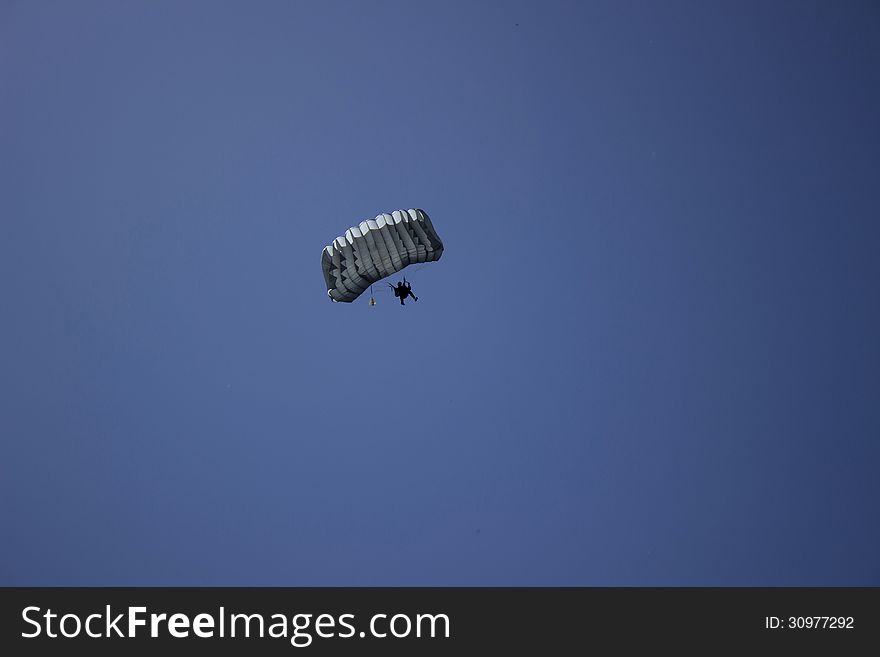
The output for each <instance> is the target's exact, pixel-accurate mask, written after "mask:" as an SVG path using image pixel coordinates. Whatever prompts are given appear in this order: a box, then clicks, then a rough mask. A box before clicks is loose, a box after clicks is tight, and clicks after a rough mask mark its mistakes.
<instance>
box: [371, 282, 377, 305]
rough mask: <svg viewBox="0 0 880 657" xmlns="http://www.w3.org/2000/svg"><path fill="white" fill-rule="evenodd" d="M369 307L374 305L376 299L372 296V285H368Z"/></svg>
mask: <svg viewBox="0 0 880 657" xmlns="http://www.w3.org/2000/svg"><path fill="white" fill-rule="evenodd" d="M370 305H371V306H375V305H376V298H375V297H374V296H373V286H372V285H370Z"/></svg>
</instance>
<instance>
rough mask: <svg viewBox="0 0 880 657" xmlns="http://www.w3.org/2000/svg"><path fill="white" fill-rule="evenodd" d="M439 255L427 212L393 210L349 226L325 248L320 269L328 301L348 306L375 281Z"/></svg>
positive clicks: (439, 247)
mask: <svg viewBox="0 0 880 657" xmlns="http://www.w3.org/2000/svg"><path fill="white" fill-rule="evenodd" d="M441 255H443V242H442V241H440V238H439V237H438V236H437V231H435V230H434V226H433V225H432V224H431V219H430V218H429V217H428V213H427V212H425V211H424V210H419V209H412V210H395V211H394V212H392V213H391V214H387V213H385V214H379V215H376V218H375V219H367V220H366V221H362V222H361V223H359V224H358V225H357V226H352V227H351V228H349V229H348V230H347V231H345V234H344V235H340V236H339V237H337V238H336V239H335V240H333V243H332V244H328V245H327V246H325V247H324V251H323V252H322V253H321V268H322V269H323V270H324V282H325V283H326V284H327V294H328V295H329V296H330V298H331V299H332V300H333V301H348V302H350V301H354V300H355V299H357V298H358V297H359V296H360V295H361V293H362V292H363V291H364V290H366V289H367V288H369V287H370V285H372V284H373V283H375V282H376V281H380V280H382V279H383V278H385V277H386V276H391V275H392V274H394V273H396V272H399V271H400V270H401V269H403V268H404V267H406V266H407V265H413V264H416V263H418V262H433V261H434V260H439V259H440V256H441Z"/></svg>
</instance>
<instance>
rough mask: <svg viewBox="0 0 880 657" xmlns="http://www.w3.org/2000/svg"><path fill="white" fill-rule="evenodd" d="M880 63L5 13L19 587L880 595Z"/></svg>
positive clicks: (1, 155) (514, 37)
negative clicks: (650, 588)
mask: <svg viewBox="0 0 880 657" xmlns="http://www.w3.org/2000/svg"><path fill="white" fill-rule="evenodd" d="M517 23H518V25H517ZM878 33H880V11H878V9H877V3H875V2H856V1H851V2H842V3H832V2H795V1H791V2H752V1H747V2H740V1H737V2H733V1H731V2H697V1H691V2H673V1H669V2H657V3H644V2H625V1H620V0H613V1H612V0H609V1H607V2H588V1H584V2H545V1H542V2H422V1H416V2H403V1H401V2H323V1H321V2H318V1H314V2H280V1H279V2H265V1H264V2H222V3H221V2H176V1H174V2H170V1H169V2H125V3H116V2H109V1H108V2H92V1H79V2H24V1H20V2H16V1H13V2H10V1H9V0H5V1H3V2H2V3H0V290H2V309H3V312H2V322H0V358H2V361H0V434H2V437H0V440H2V442H0V514H2V515H0V519H2V524H0V534H2V541H0V584H6V585H13V584H14V585H51V584H56V585H136V584H139V585H866V584H870V585H880V556H878V555H880V476H878V469H880V346H878V337H880V311H878V294H877V285H878V281H880V258H878V244H880V227H878V219H880V212H878V189H880V127H878V126H880V121H878V117H880V41H878V39H877V34H878ZM410 207H421V208H424V209H425V210H426V211H427V212H428V213H429V214H430V216H431V218H432V219H433V222H434V226H435V227H436V229H437V231H438V233H439V234H440V236H441V237H442V238H443V240H444V242H445V245H446V251H445V253H444V255H443V258H442V260H440V261H439V262H437V263H432V264H429V265H426V266H424V267H421V268H420V269H418V270H417V271H413V272H412V273H411V274H409V275H408V278H409V279H410V280H411V281H412V283H413V289H414V291H415V292H416V294H418V295H419V302H418V303H407V306H406V308H401V307H400V305H399V304H396V302H395V299H394V298H393V296H392V295H391V292H390V290H388V289H387V287H385V288H384V289H382V290H380V291H379V294H378V295H377V296H378V301H379V303H378V305H376V306H375V307H370V306H368V305H367V303H366V301H367V299H366V297H362V298H361V299H360V300H359V302H356V303H354V304H350V305H349V304H332V303H330V302H329V301H328V298H327V294H326V290H325V288H324V283H323V278H322V275H321V267H320V254H321V249H322V248H323V247H324V245H325V244H327V243H329V241H330V240H332V239H333V238H334V237H335V236H337V235H339V234H340V233H341V232H342V231H343V230H344V229H345V228H347V227H348V226H350V225H352V224H354V223H357V222H358V221H361V220H363V219H366V218H369V217H372V216H374V215H375V214H377V213H379V212H386V211H390V210H394V209H398V208H410Z"/></svg>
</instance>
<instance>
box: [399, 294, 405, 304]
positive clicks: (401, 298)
mask: <svg viewBox="0 0 880 657" xmlns="http://www.w3.org/2000/svg"><path fill="white" fill-rule="evenodd" d="M400 305H401V306H405V305H406V304H405V303H404V302H403V295H402V294H401V295H400Z"/></svg>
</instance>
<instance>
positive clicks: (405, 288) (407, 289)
mask: <svg viewBox="0 0 880 657" xmlns="http://www.w3.org/2000/svg"><path fill="white" fill-rule="evenodd" d="M388 287H390V288H391V289H392V290H394V296H396V297H400V305H401V306H405V305H406V304H405V303H404V302H403V300H404V299H406V298H407V297H408V296H409V297H412V298H413V300H414V301H418V300H419V298H418V297H417V296H416V295H415V294H413V293H412V286H411V285H410V284H409V283H407V281H406V276H404V277H403V282H400V281H398V283H397V287H394V286H393V285H392V284H391V283H389V284H388Z"/></svg>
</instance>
